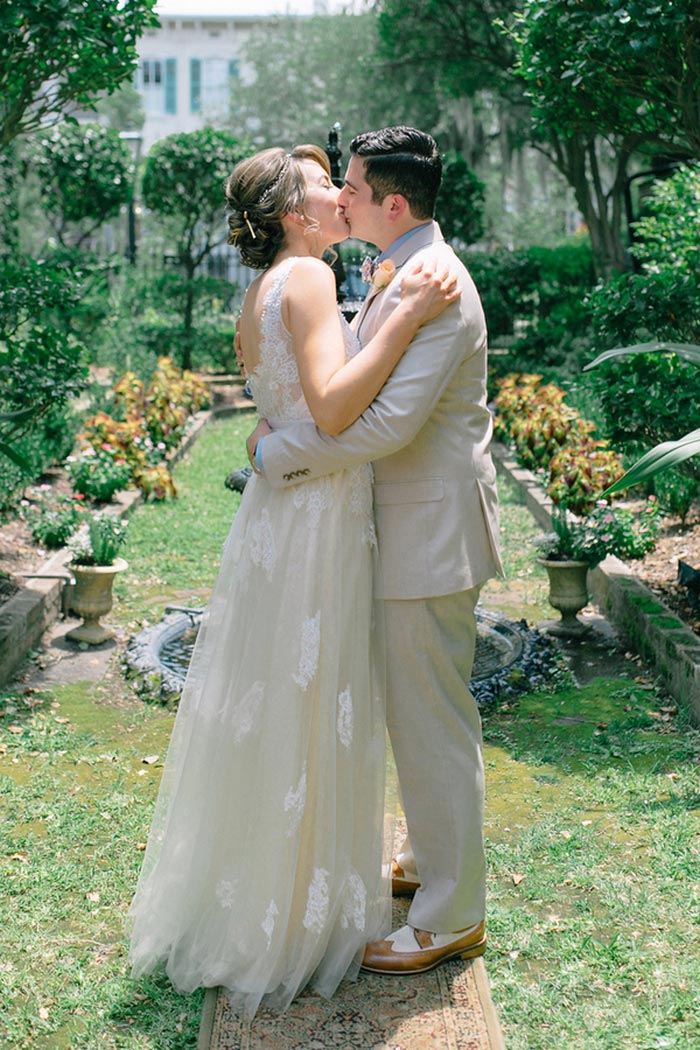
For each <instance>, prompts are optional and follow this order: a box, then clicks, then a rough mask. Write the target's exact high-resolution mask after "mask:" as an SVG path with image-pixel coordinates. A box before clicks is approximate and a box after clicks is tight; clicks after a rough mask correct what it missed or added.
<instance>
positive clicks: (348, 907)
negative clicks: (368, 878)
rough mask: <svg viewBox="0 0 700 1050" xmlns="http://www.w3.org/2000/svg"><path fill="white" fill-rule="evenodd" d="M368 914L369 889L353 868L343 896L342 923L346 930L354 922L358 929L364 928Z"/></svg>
mask: <svg viewBox="0 0 700 1050" xmlns="http://www.w3.org/2000/svg"><path fill="white" fill-rule="evenodd" d="M366 914H367V890H366V888H365V884H364V882H363V881H362V879H361V878H360V876H359V875H358V874H357V872H356V871H355V870H354V869H353V870H352V871H351V872H350V874H349V875H348V877H347V881H346V883H345V896H344V898H343V912H342V915H341V917H340V925H341V926H342V927H343V929H344V930H347V928H348V927H349V926H350V924H352V925H353V926H354V927H355V929H356V930H364V928H365V917H366Z"/></svg>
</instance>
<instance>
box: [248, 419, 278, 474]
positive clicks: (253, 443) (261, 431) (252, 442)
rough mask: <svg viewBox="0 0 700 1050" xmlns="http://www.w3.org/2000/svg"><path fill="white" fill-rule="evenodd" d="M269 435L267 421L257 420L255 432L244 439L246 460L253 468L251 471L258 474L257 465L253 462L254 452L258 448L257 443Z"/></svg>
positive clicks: (269, 428)
mask: <svg viewBox="0 0 700 1050" xmlns="http://www.w3.org/2000/svg"><path fill="white" fill-rule="evenodd" d="M271 433H272V427H271V426H270V424H269V423H268V421H267V420H266V419H259V420H258V425H257V426H256V428H255V430H254V431H253V432H252V433H251V434H249V435H248V437H247V438H246V443H245V447H246V449H247V451H248V459H249V460H250V465H251V467H252V468H253V470H255V471H256V472H258V473H259V471H258V465H257V463H256V462H255V450H256V448H257V447H258V442H259V441H260V440H262V438H264V437H266V436H267V435H268V434H271Z"/></svg>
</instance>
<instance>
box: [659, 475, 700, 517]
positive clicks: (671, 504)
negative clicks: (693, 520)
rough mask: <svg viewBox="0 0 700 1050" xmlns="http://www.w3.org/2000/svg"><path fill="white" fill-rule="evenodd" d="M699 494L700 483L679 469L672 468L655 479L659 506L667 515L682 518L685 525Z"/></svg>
mask: <svg viewBox="0 0 700 1050" xmlns="http://www.w3.org/2000/svg"><path fill="white" fill-rule="evenodd" d="M699 492H700V481H698V479H697V478H694V477H689V476H688V474H687V473H683V472H682V471H680V470H679V469H678V468H674V467H671V468H669V469H667V470H665V471H664V472H663V473H661V474H657V475H656V477H655V478H654V493H655V494H656V498H657V499H658V501H659V506H660V507H661V509H662V510H664V511H666V513H667V514H673V515H674V516H675V517H678V518H680V519H681V521H682V522H683V523H684V524H685V520H686V518H687V517H688V513H689V511H690V508H691V507H692V505H693V503H694V502H695V500H696V499H697V498H698V493H699Z"/></svg>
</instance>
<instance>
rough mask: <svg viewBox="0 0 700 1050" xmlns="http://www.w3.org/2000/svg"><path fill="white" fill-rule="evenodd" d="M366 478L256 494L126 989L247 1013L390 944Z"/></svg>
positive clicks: (206, 635)
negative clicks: (199, 993) (219, 1001)
mask: <svg viewBox="0 0 700 1050" xmlns="http://www.w3.org/2000/svg"><path fill="white" fill-rule="evenodd" d="M375 551H376V542H375V538H374V526H373V519H372V496H371V472H370V468H369V467H359V468H356V469H353V470H348V471H343V472H340V473H337V474H334V475H331V476H329V477H327V478H323V479H320V480H317V481H312V482H308V483H306V484H301V485H299V486H297V487H295V488H293V489H286V490H273V489H272V488H271V487H270V486H269V485H268V484H267V482H266V481H265V480H264V479H263V478H259V477H253V478H252V479H251V480H250V481H249V483H248V485H247V486H246V489H245V492H244V496H243V499H242V501H241V505H240V508H239V510H238V513H237V515H236V518H235V520H234V522H233V526H232V528H231V531H230V534H229V537H228V539H227V541H226V544H225V547H224V551H223V556H222V563H221V569H220V572H219V575H218V578H217V580H216V583H215V586H214V589H213V593H212V597H211V601H210V603H209V605H208V608H207V611H206V613H205V615H204V618H203V622H202V626H201V627H200V630H199V634H198V638H197V642H196V645H195V650H194V654H193V657H192V662H191V665H190V669H189V672H188V676H187V680H186V683H185V687H184V691H183V694H182V698H181V700H180V705H179V709H178V714H177V718H176V721H175V726H174V730H173V735H172V740H171V743H170V747H169V750H168V756H167V759H166V763H165V769H164V773H163V780H162V783H161V789H160V794H159V797H158V801H157V804H156V809H155V815H154V818H153V824H152V828H151V832H150V836H149V841H148V846H147V850H146V854H145V859H144V864H143V869H142V872H141V876H140V879H139V883H138V887H137V890H136V895H135V897H134V900H133V902H132V905H131V909H130V932H131V961H132V965H133V974H134V975H135V976H138V975H140V974H143V973H146V972H150V971H152V970H153V969H154V968H155V967H157V966H158V965H159V964H161V963H163V964H165V968H166V971H167V973H168V975H169V977H170V979H171V981H172V982H173V984H174V985H175V987H176V988H178V989H179V990H181V991H183V992H188V991H191V990H193V989H194V988H196V987H199V986H205V987H209V986H223V987H224V988H226V989H228V990H229V992H230V995H231V999H232V1002H233V1003H234V1005H235V1007H236V1008H238V1009H239V1010H240V1011H242V1012H245V1013H246V1014H247V1015H248V1016H252V1015H253V1014H254V1013H255V1011H256V1009H257V1008H258V1006H259V1004H260V1003H261V1002H263V1003H264V1005H266V1006H270V1007H272V1008H274V1009H279V1010H282V1009H284V1008H286V1006H288V1005H289V1003H290V1002H291V1000H292V999H293V998H294V997H295V996H296V995H297V994H298V993H299V992H300V991H301V990H302V989H303V988H304V987H305V986H307V985H309V984H310V985H311V987H313V988H314V989H316V990H317V991H319V992H320V993H322V994H324V995H331V994H332V993H333V991H334V990H335V988H336V987H337V985H338V983H339V982H340V980H341V979H342V978H343V977H345V976H353V975H354V974H356V973H357V970H358V968H359V963H360V961H361V957H362V951H363V948H364V945H365V944H366V943H367V942H368V941H370V940H376V939H378V938H380V937H383V936H385V935H386V933H387V931H388V929H389V925H390V919H391V915H390V887H389V885H388V882H387V880H386V879H383V878H382V873H381V872H382V837H383V836H382V824H383V796H384V775H385V764H386V763H385V719H384V708H383V682H382V681H381V680H380V676H379V675H378V673H377V669H378V667H379V665H380V663H381V661H380V660H379V659H378V658H377V647H376V643H377V637H378V635H379V634H380V633H381V631H380V622H379V617H380V614H379V612H378V610H377V609H376V608H375V606H374V604H373V598H372V575H373V557H374V554H375Z"/></svg>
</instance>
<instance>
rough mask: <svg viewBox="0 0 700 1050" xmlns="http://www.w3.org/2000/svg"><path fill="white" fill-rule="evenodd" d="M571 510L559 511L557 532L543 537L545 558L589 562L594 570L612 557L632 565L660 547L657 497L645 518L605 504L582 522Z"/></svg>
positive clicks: (555, 524)
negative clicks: (657, 544) (572, 514)
mask: <svg viewBox="0 0 700 1050" xmlns="http://www.w3.org/2000/svg"><path fill="white" fill-rule="evenodd" d="M567 509H568V508H566V506H565V505H559V506H558V507H557V508H555V512H554V514H553V515H552V528H553V530H554V531H553V532H551V533H547V534H545V535H544V536H542V537H541V538H540V540H539V542H538V544H537V546H538V549H539V551H540V554H541V556H542V557H543V558H547V559H548V560H555V561H569V560H573V561H585V562H587V563H588V565H589V567H591V568H593V566H595V565H597V564H598V563H599V562H601V561H602V560H603V558H605V557H607V555H608V554H614V555H615V556H616V557H618V558H622V559H624V560H627V561H629V560H632V559H635V558H643V557H644V555H645V554H648V553H649V551H652V550H654V548H655V546H656V542H657V538H658V533H659V506H658V503H657V502H656V501H655V499H654V497H653V496H651V497H650V498H649V500H648V501H647V504H646V506H645V507H644V509H643V511H642V512H641V514H635V513H633V512H632V511H631V510H629V509H628V508H626V507H611V506H609V504H608V503H607V502H606V501H605V500H601V501H599V502H598V505H597V506H596V507H594V508H593V509H592V510H591V511H590V512H589V513H587V514H586V515H585V517H582V518H574V517H572V516H571V515H570V514H568V513H567Z"/></svg>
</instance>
